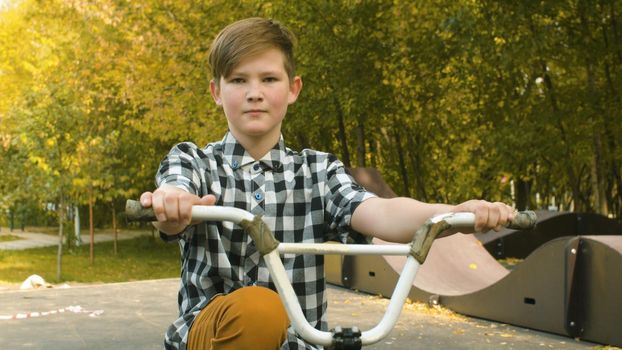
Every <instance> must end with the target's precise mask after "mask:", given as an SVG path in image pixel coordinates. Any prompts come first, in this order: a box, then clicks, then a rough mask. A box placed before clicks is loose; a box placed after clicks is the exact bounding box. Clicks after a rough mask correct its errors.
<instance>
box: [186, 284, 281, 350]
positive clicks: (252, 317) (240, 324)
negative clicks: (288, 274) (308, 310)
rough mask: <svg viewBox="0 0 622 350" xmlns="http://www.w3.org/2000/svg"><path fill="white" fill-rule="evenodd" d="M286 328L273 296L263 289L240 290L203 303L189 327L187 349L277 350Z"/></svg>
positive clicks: (276, 296) (279, 307)
mask: <svg viewBox="0 0 622 350" xmlns="http://www.w3.org/2000/svg"><path fill="white" fill-rule="evenodd" d="M288 326H289V319H288V317H287V313H286V312H285V308H284V307H283V304H282V303H281V299H280V298H279V295H278V294H277V293H275V292H274V291H272V290H270V289H268V288H264V287H244V288H240V289H238V290H236V291H234V292H232V293H230V294H227V295H220V296H217V297H215V298H214V299H213V300H212V301H210V303H209V304H207V306H206V307H205V308H204V309H203V310H202V311H201V312H200V313H199V315H198V316H197V318H196V319H195V320H194V322H193V324H192V327H191V328H190V334H189V335H188V349H189V350H243V349H266V350H270V349H275V350H278V349H280V348H281V344H283V342H284V341H285V338H286V334H287V327H288Z"/></svg>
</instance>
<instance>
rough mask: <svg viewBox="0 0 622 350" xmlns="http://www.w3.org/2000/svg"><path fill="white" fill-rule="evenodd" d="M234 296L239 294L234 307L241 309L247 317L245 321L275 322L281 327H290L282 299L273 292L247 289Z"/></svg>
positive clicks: (254, 288)
mask: <svg viewBox="0 0 622 350" xmlns="http://www.w3.org/2000/svg"><path fill="white" fill-rule="evenodd" d="M234 294H237V295H236V297H235V300H236V301H235V304H236V305H235V306H234V307H237V308H240V310H239V311H241V312H242V313H243V314H244V315H245V316H244V318H245V319H247V320H249V321H251V320H257V321H264V322H265V321H267V320H273V321H274V322H275V323H276V324H279V325H281V324H285V325H289V319H288V317H287V312H286V311H285V308H284V307H283V303H282V302H281V298H280V297H279V295H278V294H277V293H276V292H274V291H273V290H271V289H268V288H264V287H245V288H241V289H238V290H237V291H235V292H234ZM232 296H233V295H232Z"/></svg>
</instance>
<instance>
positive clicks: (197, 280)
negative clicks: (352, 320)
mask: <svg viewBox="0 0 622 350" xmlns="http://www.w3.org/2000/svg"><path fill="white" fill-rule="evenodd" d="M156 183H157V184H158V185H161V184H164V183H167V184H170V185H175V186H177V187H180V188H182V189H184V190H186V191H189V192H190V193H194V194H197V195H199V196H203V195H206V194H213V195H215V196H216V205H220V206H227V207H236V208H241V209H244V210H247V211H249V212H251V213H253V214H255V215H257V214H261V215H263V219H264V220H265V221H266V223H267V224H268V225H269V226H270V227H271V229H272V230H273V232H274V234H275V237H276V239H278V240H279V241H280V242H305V243H318V242H325V241H327V240H339V241H341V242H346V241H349V242H351V241H354V242H358V243H364V242H365V241H366V239H365V238H364V237H363V236H362V235H360V234H356V233H354V234H350V233H349V231H348V229H349V225H350V219H351V217H352V213H353V212H354V210H355V208H356V207H357V206H358V204H360V203H361V202H362V201H363V200H365V199H367V198H369V197H371V196H373V195H372V194H371V193H368V192H366V191H365V190H364V189H363V188H362V187H360V186H359V185H358V184H356V183H355V182H354V181H353V179H352V178H351V177H350V176H349V175H347V174H346V172H345V169H344V167H343V164H342V163H341V162H340V161H339V160H337V159H336V158H335V156H333V155H331V154H328V153H322V152H317V151H313V150H304V151H302V152H300V153H298V152H294V151H292V150H290V149H288V148H286V147H285V143H284V141H283V138H282V137H281V138H280V140H279V142H278V144H276V145H275V147H274V148H273V149H272V150H271V151H270V152H268V153H267V154H266V155H265V156H264V157H263V158H262V159H260V160H258V161H256V160H255V159H253V158H252V157H251V156H250V155H249V154H248V153H247V152H246V151H245V150H244V148H243V147H242V146H241V145H240V144H239V143H238V142H237V141H236V139H235V138H234V137H233V135H232V134H230V133H227V134H226V135H225V137H224V139H223V140H222V141H221V142H215V143H210V144H208V145H207V146H206V147H205V148H203V149H199V148H198V147H197V146H196V145H194V144H192V143H180V144H178V145H176V146H175V147H174V148H173V149H172V150H171V151H170V153H169V154H168V156H167V157H166V158H165V159H164V160H163V161H162V163H161V165H160V169H159V171H158V173H157V176H156ZM163 238H165V239H168V240H170V238H171V237H170V236H166V235H163ZM172 238H174V239H178V240H179V244H180V248H181V260H182V266H181V286H180V290H179V295H178V302H179V312H180V315H179V318H178V319H177V320H176V321H175V322H174V323H173V324H172V325H171V326H170V327H169V329H168V331H167V333H166V338H165V347H166V348H167V349H177V348H179V349H185V348H186V341H187V339H188V331H189V329H190V326H191V325H192V322H193V320H194V318H195V317H196V316H197V315H198V314H199V312H200V311H201V310H202V309H203V308H204V307H205V306H206V305H207V303H209V301H210V300H211V298H213V297H214V296H215V295H217V294H220V293H230V292H232V291H234V290H236V289H238V288H242V287H244V286H250V285H259V286H264V287H268V288H271V289H273V290H275V286H274V284H273V283H272V280H271V278H270V276H269V272H268V269H267V268H266V266H265V263H264V261H263V259H260V256H259V253H258V252H257V250H256V248H255V244H254V243H253V242H252V240H251V238H250V236H248V235H247V234H245V233H244V231H243V230H242V229H241V228H240V227H238V226H237V225H234V224H233V223H231V222H222V223H215V222H210V223H202V224H198V225H195V226H191V227H189V228H188V229H186V230H185V231H184V232H182V233H181V234H179V235H177V236H173V237H172ZM281 258H282V260H283V265H284V266H285V270H286V271H287V274H288V276H289V279H290V281H292V285H293V287H294V290H295V291H296V294H297V295H298V300H299V302H300V305H301V306H302V310H303V312H304V314H305V316H306V318H307V320H308V321H309V322H310V324H311V325H312V326H314V327H316V328H317V329H321V330H324V331H325V330H326V329H327V323H326V305H327V303H326V298H325V295H324V291H325V288H326V285H325V283H326V281H325V278H324V257H323V256H322V255H294V254H286V255H284V256H282V257H281ZM317 348H318V347H316V346H313V345H310V344H306V343H305V342H304V341H303V340H302V339H300V338H299V337H297V335H296V334H295V333H294V331H293V330H292V328H291V327H290V328H289V329H288V334H287V340H286V342H285V344H283V347H282V349H291V350H295V349H317ZM319 348H321V347H319Z"/></svg>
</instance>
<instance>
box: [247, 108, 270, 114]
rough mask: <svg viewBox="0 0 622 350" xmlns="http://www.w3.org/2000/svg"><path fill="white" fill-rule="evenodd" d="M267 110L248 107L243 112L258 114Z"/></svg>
mask: <svg viewBox="0 0 622 350" xmlns="http://www.w3.org/2000/svg"><path fill="white" fill-rule="evenodd" d="M266 112H267V111H266V110H264V109H249V110H246V111H244V113H246V114H259V113H266Z"/></svg>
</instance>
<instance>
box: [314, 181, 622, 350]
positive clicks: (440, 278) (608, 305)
mask: <svg viewBox="0 0 622 350" xmlns="http://www.w3.org/2000/svg"><path fill="white" fill-rule="evenodd" d="M360 172H361V170H359V174H360ZM375 173H376V174H375V175H373V174H372V175H369V176H367V179H375V181H379V180H378V179H380V181H382V178H381V177H380V178H379V177H378V176H376V175H378V174H377V172H375ZM352 174H353V175H354V176H355V178H357V173H356V172H352ZM359 176H360V175H359ZM383 183H384V181H383ZM374 185H375V184H374V182H367V183H366V184H365V185H364V186H365V187H366V188H368V189H369V190H371V191H372V192H375V193H376V194H379V195H380V193H385V194H386V193H389V194H390V193H391V192H392V191H391V192H388V191H385V190H383V187H384V186H377V187H375V186H374ZM384 185H386V184H384ZM374 189H376V190H377V191H374ZM556 216H563V215H555V214H551V215H550V216H547V214H544V215H543V218H544V219H545V220H543V222H546V218H554V217H556ZM568 217H571V216H566V218H565V220H568V219H567V218H568ZM545 228H546V225H545ZM540 229H541V230H542V228H540ZM558 231H559V230H558ZM574 232H576V231H571V232H570V234H567V235H564V237H558V238H555V239H552V240H548V241H547V242H546V243H544V244H543V245H541V246H539V247H537V248H536V249H534V250H533V252H532V253H531V254H530V255H529V256H527V257H526V258H525V260H524V261H523V262H522V263H520V264H519V265H518V266H517V267H516V268H514V269H513V270H512V271H509V270H507V269H506V268H505V267H503V266H502V265H501V264H500V263H498V262H497V261H496V260H495V259H494V258H493V256H492V255H491V254H490V253H489V252H488V251H487V250H486V248H485V247H484V244H483V243H482V242H480V241H479V240H478V239H477V238H476V237H475V236H474V235H463V234H455V235H452V236H449V237H444V238H441V239H438V240H436V241H435V242H434V244H433V246H432V249H431V250H430V253H429V255H428V258H427V260H426V262H425V263H424V264H423V265H422V266H421V268H420V270H419V272H418V274H417V277H416V279H415V282H414V284H413V288H412V290H411V292H410V295H409V296H410V298H411V299H412V300H416V301H423V302H434V303H439V304H442V305H444V306H446V307H448V308H450V309H452V310H454V311H456V312H460V313H463V314H466V315H470V316H474V317H479V318H484V319H489V320H494V321H498V322H504V323H508V324H513V325H518V326H523V327H527V328H532V329H537V330H542V331H546V332H551V333H556V334H561V335H565V336H569V337H573V338H582V339H585V340H590V341H594V342H598V343H602V344H611V345H616V346H622V332H620V327H619V325H620V324H622V298H619V295H620V291H621V290H622V236H576V235H574V234H573V233H574ZM520 234H521V233H512V234H511V235H510V236H519V235H520ZM556 235H559V236H561V235H562V234H560V233H556ZM374 244H386V242H382V241H380V240H376V239H375V240H374ZM405 260H406V258H404V257H379V256H344V257H335V256H330V257H327V266H329V267H328V268H327V271H326V272H327V280H328V282H330V283H335V284H339V285H342V286H345V287H349V288H352V289H356V290H360V291H364V292H368V293H371V294H380V295H383V296H386V297H390V296H391V294H392V292H393V288H394V287H395V284H396V281H397V279H398V277H399V274H400V272H401V270H402V268H403V265H404V262H405Z"/></svg>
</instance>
